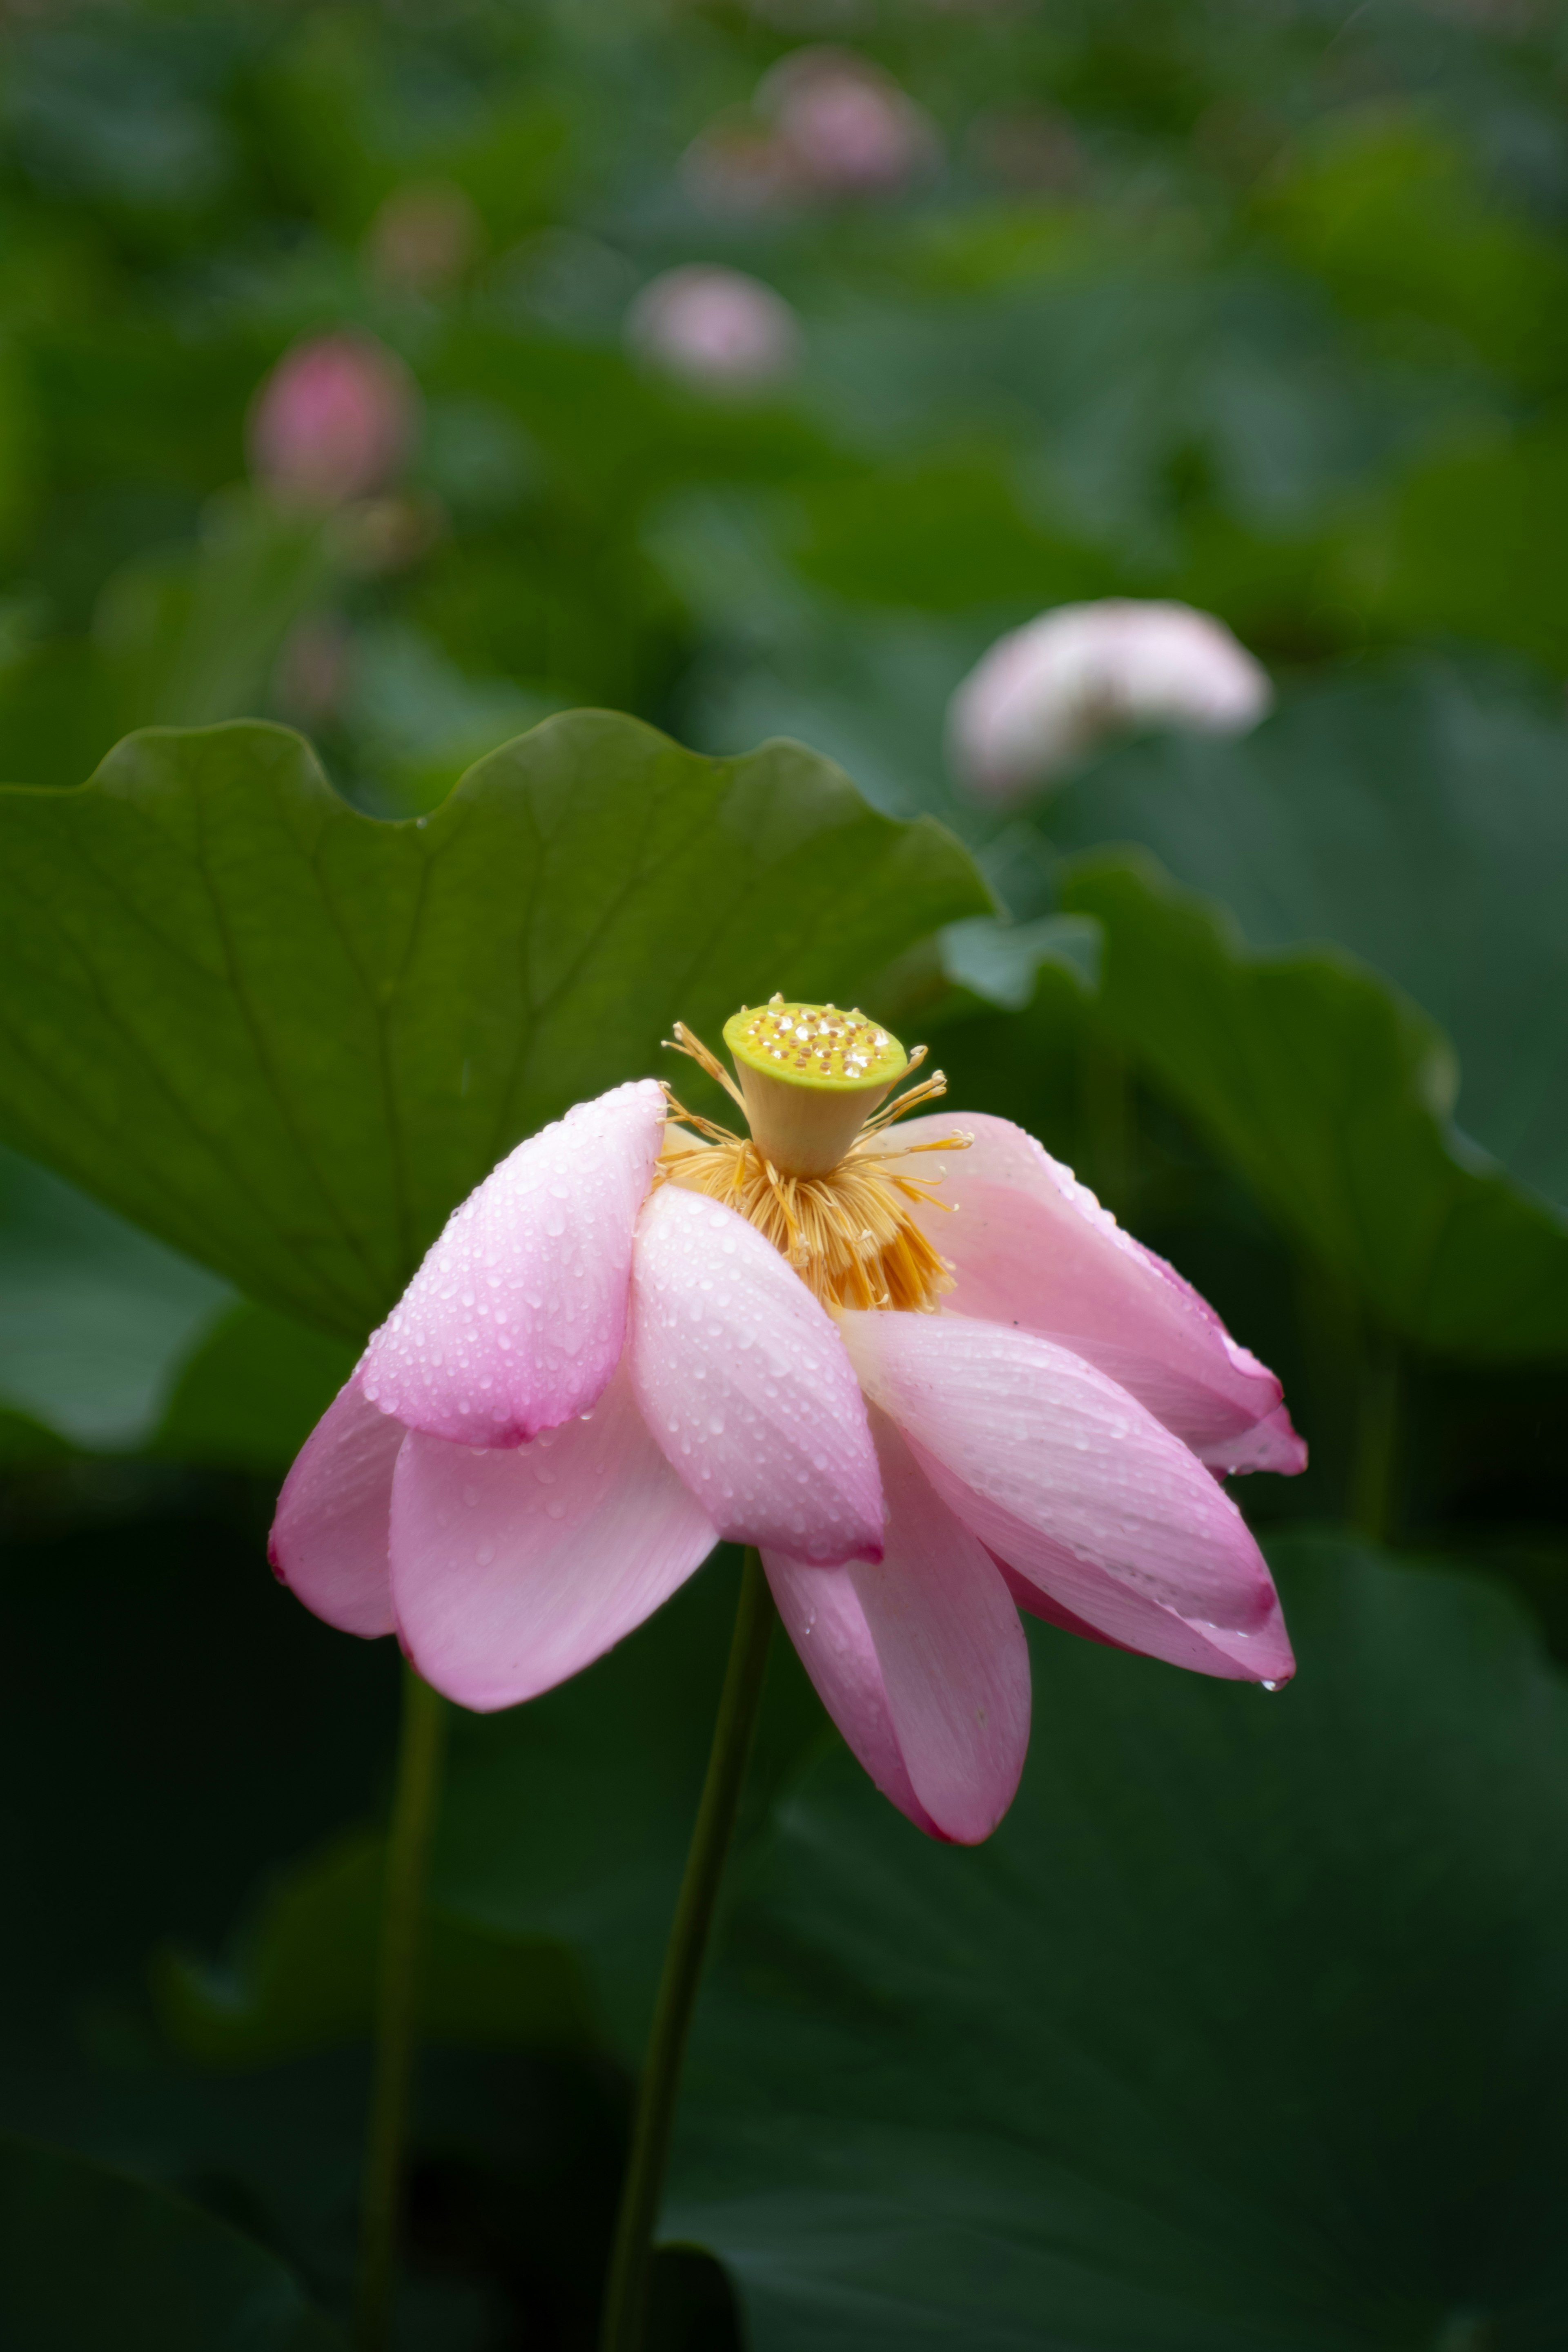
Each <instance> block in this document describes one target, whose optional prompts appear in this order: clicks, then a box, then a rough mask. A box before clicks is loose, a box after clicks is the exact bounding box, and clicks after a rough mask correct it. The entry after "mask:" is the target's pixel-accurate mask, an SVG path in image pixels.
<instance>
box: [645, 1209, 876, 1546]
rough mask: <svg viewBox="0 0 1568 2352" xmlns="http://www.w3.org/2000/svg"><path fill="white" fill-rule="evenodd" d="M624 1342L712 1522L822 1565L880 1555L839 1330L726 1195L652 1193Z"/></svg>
mask: <svg viewBox="0 0 1568 2352" xmlns="http://www.w3.org/2000/svg"><path fill="white" fill-rule="evenodd" d="M899 1319H901V1320H902V1319H908V1318H899ZM627 1356H628V1362H629V1365H630V1369H631V1372H632V1384H633V1387H634V1388H635V1390H636V1393H637V1401H638V1402H639V1404H640V1405H641V1406H642V1408H643V1416H644V1418H645V1420H646V1421H647V1423H648V1427H649V1428H650V1430H651V1431H652V1432H653V1437H654V1439H655V1440H656V1442H657V1443H658V1444H659V1445H660V1446H661V1447H662V1448H663V1450H664V1454H666V1456H667V1457H668V1459H669V1461H670V1464H671V1465H672V1466H673V1468H674V1469H675V1470H676V1471H677V1472H678V1473H679V1475H680V1476H681V1477H682V1478H683V1479H684V1480H685V1483H686V1485H687V1486H689V1487H690V1488H691V1491H692V1493H693V1494H694V1495H695V1496H696V1498H697V1500H698V1501H699V1502H700V1503H701V1505H702V1507H703V1508H704V1510H705V1511H706V1513H707V1515H708V1517H709V1518H710V1519H712V1521H713V1523H714V1525H715V1526H716V1528H717V1529H718V1531H719V1533H720V1534H721V1535H723V1536H727V1537H728V1538H730V1540H731V1541H732V1542H735V1543H750V1544H758V1545H763V1546H766V1547H768V1549H773V1550H777V1551H779V1552H783V1553H787V1554H788V1555H789V1557H790V1558H791V1559H805V1560H810V1561H811V1562H813V1563H815V1564H817V1565H823V1564H837V1563H839V1562H841V1561H843V1560H846V1559H868V1560H874V1559H881V1558H882V1549H883V1504H882V1486H881V1481H880V1479H879V1477H878V1475H877V1466H876V1454H875V1450H874V1448H873V1444H872V1441H871V1432H870V1429H869V1428H868V1426H867V1423H866V1409H865V1402H864V1399H863V1398H862V1395H861V1391H860V1386H859V1383H858V1382H857V1381H856V1379H855V1376H854V1373H853V1371H852V1369H851V1366H850V1361H849V1359H848V1357H847V1356H846V1355H845V1353H844V1350H843V1346H842V1343H841V1340H840V1338H839V1335H838V1332H837V1330H836V1328H834V1325H833V1323H832V1320H831V1318H830V1317H829V1316H828V1314H827V1313H826V1312H825V1311H824V1309H823V1308H822V1307H820V1306H819V1305H818V1304H817V1301H816V1300H815V1299H814V1298H813V1297H812V1296H811V1294H810V1291H809V1290H808V1289H807V1287H806V1286H805V1284H804V1283H803V1282H802V1281H801V1280H800V1276H799V1275H797V1274H796V1273H795V1272H794V1271H793V1270H792V1268H791V1267H790V1266H789V1265H787V1264H786V1262H785V1260H784V1259H783V1258H782V1257H780V1255H779V1252H778V1251H777V1250H776V1249H775V1248H774V1247H773V1245H772V1244H771V1243H770V1242H768V1241H767V1240H765V1239H764V1237H763V1236H762V1234H759V1233H758V1231H757V1228H756V1227H755V1226H754V1225H750V1224H747V1222H746V1220H745V1219H744V1218H743V1217H740V1216H737V1214H736V1213H735V1211H734V1210H733V1209H727V1208H725V1207H723V1206H722V1205H721V1204H720V1203H719V1202H715V1201H710V1200H707V1199H705V1198H704V1197H702V1196H701V1195H700V1194H698V1193H695V1192H684V1191H682V1190H681V1189H680V1188H679V1187H678V1186H676V1185H674V1184H666V1185H664V1186H663V1187H662V1188H661V1189H660V1190H659V1191H658V1192H655V1193H654V1194H653V1198H652V1199H651V1200H650V1201H649V1202H648V1204H647V1206H646V1208H645V1209H644V1210H643V1215H642V1218H641V1221H640V1223H639V1224H638V1228H637V1244H636V1250H635V1253H634V1256H633V1264H632V1329H631V1336H630V1339H629V1342H628V1349H627Z"/></svg>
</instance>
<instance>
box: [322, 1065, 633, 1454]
mask: <svg viewBox="0 0 1568 2352" xmlns="http://www.w3.org/2000/svg"><path fill="white" fill-rule="evenodd" d="M663 1139H664V1092H663V1089H662V1088H661V1087H659V1086H658V1084H657V1083H656V1081H655V1080H653V1078H640V1079H638V1080H636V1081H635V1082H634V1083H632V1084H631V1085H628V1086H623V1087H614V1088H612V1091H611V1092H610V1093H609V1094H605V1095H601V1096H599V1097H597V1099H596V1100H594V1101H593V1102H588V1103H580V1104H579V1105H578V1106H577V1108H575V1109H574V1110H570V1111H569V1112H568V1113H567V1115H566V1117H565V1118H562V1119H558V1120H557V1121H556V1123H555V1125H554V1126H553V1127H547V1128H545V1129H543V1130H542V1131H541V1132H540V1133H539V1134H538V1135H535V1136H530V1137H529V1139H528V1141H527V1142H526V1143H519V1144H518V1146H517V1150H515V1151H514V1152H512V1153H511V1154H510V1156H509V1157H508V1158H507V1159H506V1160H502V1162H501V1164H500V1166H499V1167H498V1168H497V1169H495V1170H494V1171H492V1172H491V1174H490V1175H488V1176H486V1179H485V1181H484V1182H483V1183H482V1184H481V1185H480V1186H479V1188H478V1190H477V1191H476V1192H472V1193H471V1194H470V1195H469V1197H468V1199H467V1200H466V1201H465V1202H464V1203H463V1205H462V1207H461V1208H460V1209H457V1210H455V1212H454V1213H453V1215H452V1216H451V1217H450V1218H449V1219H448V1221H447V1223H446V1227H445V1230H444V1232H443V1233H442V1234H441V1235H440V1236H439V1238H438V1239H437V1240H436V1242H435V1243H434V1245H433V1246H432V1248H431V1249H430V1251H429V1253H428V1255H426V1257H425V1260H424V1263H423V1265H422V1266H421V1267H420V1269H419V1272H418V1273H417V1274H416V1275H415V1276H414V1277H413V1281H412V1282H411V1283H410V1284H409V1286H408V1288H407V1290H406V1291H405V1292H404V1293H403V1296H402V1301H401V1303H400V1304H399V1306H398V1307H396V1309H395V1310H394V1311H393V1313H392V1315H391V1316H390V1317H389V1318H388V1319H387V1321H386V1322H385V1323H383V1324H382V1328H381V1329H380V1330H379V1331H378V1332H377V1333H376V1334H375V1336H374V1338H373V1339H371V1344H370V1347H369V1349H367V1350H366V1354H365V1361H364V1367H363V1372H364V1389H365V1393H366V1395H367V1396H368V1397H370V1398H371V1400H372V1402H375V1403H376V1404H379V1405H380V1406H381V1407H382V1411H383V1412H390V1413H393V1414H395V1415H396V1417H397V1418H398V1420H400V1421H402V1422H404V1423H407V1425H408V1427H409V1428H411V1429H418V1430H423V1433H425V1435H426V1436H428V1437H444V1438H448V1439H450V1440H452V1442H453V1443H454V1444H462V1445H497V1446H513V1445H519V1444H525V1443H526V1442H527V1441H528V1439H529V1438H532V1437H537V1436H538V1433H539V1432H540V1430H544V1429H559V1427H560V1426H561V1424H562V1423H565V1422H568V1421H570V1420H571V1418H572V1417H573V1415H574V1414H576V1413H580V1412H586V1411H587V1410H588V1408H589V1407H590V1406H591V1404H592V1403H593V1402H594V1401H595V1399H596V1398H597V1397H598V1396H599V1395H600V1394H601V1391H603V1389H604V1387H605V1384H606V1382H607V1381H609V1379H610V1376H611V1374H612V1371H613V1370H614V1369H615V1366H616V1364H617V1362H618V1361H619V1360H620V1356H621V1351H622V1345H623V1343H624V1339H625V1332H626V1297H627V1287H628V1284H629V1281H630V1278H631V1268H632V1230H633V1228H634V1226H635V1224H636V1221H637V1212H638V1210H639V1209H640V1208H641V1206H642V1203H643V1197H644V1195H645V1194H646V1192H647V1190H648V1185H649V1183H650V1181H651V1180H652V1176H653V1162H654V1160H655V1159H656V1158H657V1157H658V1152H659V1147H660V1144H661V1142H662V1141H663Z"/></svg>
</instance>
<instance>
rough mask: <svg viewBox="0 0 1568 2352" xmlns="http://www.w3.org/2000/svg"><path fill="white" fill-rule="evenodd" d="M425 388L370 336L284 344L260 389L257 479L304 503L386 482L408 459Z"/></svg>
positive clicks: (254, 418)
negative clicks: (287, 346) (284, 349)
mask: <svg viewBox="0 0 1568 2352" xmlns="http://www.w3.org/2000/svg"><path fill="white" fill-rule="evenodd" d="M418 420H419V394H418V392H417V391H416V389H415V387H414V383H413V378H412V377H411V376H410V374H409V373H408V370H407V369H406V368H405V367H404V366H403V363H402V361H401V360H400V359H398V358H396V357H395V356H394V355H393V353H392V352H389V351H388V350H387V348H386V346H385V344H384V343H379V342H377V341H376V340H375V338H374V337H373V336H371V335H360V334H348V333H343V334H335V335H319V336H318V337H316V338H315V340H314V341H309V342H304V343H296V344H295V345H294V347H293V349H292V350H291V351H287V352H285V353H284V354H283V357H282V358H281V359H280V360H279V361H278V362H277V366H276V367H275V368H274V369H273V371H272V373H271V374H270V375H269V376H268V377H267V381H266V383H264V384H263V385H262V387H261V390H260V392H259V393H258V394H256V404H255V406H254V407H253V408H252V410H251V415H250V424H249V443H250V459H251V465H252V467H253V469H254V471H255V473H256V478H257V479H258V480H259V481H262V482H264V483H265V484H266V485H267V488H268V489H270V490H272V491H274V492H275V493H276V494H277V496H278V497H279V498H281V499H287V500H288V501H290V502H292V503H294V504H296V505H299V506H305V507H323V508H325V507H333V506H339V505H341V504H342V503H343V501H344V500H346V499H361V498H364V497H366V496H368V495H369V493H370V492H371V491H372V490H379V489H382V488H385V486H386V484H387V483H388V482H390V481H391V480H392V478H394V476H395V475H396V474H397V473H398V472H399V471H400V470H401V468H402V466H403V465H404V463H405V462H406V460H407V458H408V456H409V453H410V451H411V449H412V448H413V440H414V434H415V431H416V429H417V425H418Z"/></svg>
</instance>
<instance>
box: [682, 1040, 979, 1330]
mask: <svg viewBox="0 0 1568 2352" xmlns="http://www.w3.org/2000/svg"><path fill="white" fill-rule="evenodd" d="M759 1017H762V1016H759ZM836 1017H837V1019H838V1020H839V1021H840V1022H843V1021H844V1020H845V1017H846V1016H844V1015H843V1014H839V1015H837V1016H836ZM871 1025H872V1024H867V1026H868V1028H870V1027H871ZM835 1042H836V1041H835ZM884 1042H891V1041H884ZM671 1043H672V1045H674V1047H675V1049H676V1051H677V1052H679V1053H683V1054H686V1055H689V1056H690V1057H691V1059H692V1060H693V1061H695V1063H697V1065H698V1066H699V1067H701V1068H702V1069H705V1070H706V1072H707V1074H708V1076H710V1077H711V1078H713V1079H714V1080H715V1081H716V1083H717V1084H718V1085H719V1086H721V1087H723V1088H724V1089H725V1092H726V1093H727V1094H728V1095H729V1096H730V1097H732V1098H733V1099H734V1100H735V1101H736V1102H737V1104H740V1106H741V1108H743V1109H744V1108H745V1106H744V1103H743V1102H742V1098H741V1096H740V1094H739V1092H738V1089H737V1087H736V1086H735V1083H734V1081H733V1080H732V1079H731V1077H730V1076H729V1074H728V1072H727V1070H726V1069H725V1068H724V1066H723V1065H722V1064H721V1063H720V1062H718V1061H717V1060H716V1057H715V1056H714V1055H712V1054H711V1053H710V1052H709V1051H708V1048H707V1047H706V1045H704V1044H703V1042H702V1040H701V1039H700V1038H699V1037H697V1036H695V1035H694V1034H693V1033H692V1032H691V1031H690V1030H689V1029H687V1028H686V1027H685V1024H684V1023H678V1024H676V1032H675V1035H674V1038H673V1039H672V1040H671ZM923 1051H924V1049H921V1052H922V1053H923ZM915 1058H916V1056H911V1063H912V1064H913V1063H914V1061H915ZM665 1092H666V1094H669V1089H668V1088H667V1087H666V1089H665ZM944 1093H946V1079H945V1078H944V1077H943V1076H942V1075H941V1073H940V1072H939V1071H938V1072H936V1073H935V1074H934V1075H933V1076H931V1077H929V1078H926V1079H925V1080H924V1081H923V1082H922V1083H921V1084H920V1085H919V1086H917V1087H910V1088H909V1090H908V1092H907V1093H905V1094H904V1095H901V1096H900V1097H898V1099H897V1100H896V1101H895V1102H892V1103H889V1104H887V1105H886V1106H885V1107H884V1108H883V1109H881V1110H879V1111H876V1112H875V1113H873V1116H872V1117H871V1118H868V1119H867V1120H866V1122H865V1124H864V1125H863V1127H862V1129H861V1131H860V1134H859V1135H858V1136H857V1137H856V1139H855V1140H854V1142H853V1143H852V1145H851V1146H850V1149H849V1150H848V1151H847V1152H846V1153H845V1155H844V1157H843V1158H842V1159H841V1160H840V1161H839V1162H838V1164H837V1166H835V1167H833V1168H831V1169H829V1170H827V1171H825V1172H823V1173H821V1174H813V1175H801V1176H796V1175H790V1174H789V1173H787V1172H786V1171H782V1170H780V1169H779V1168H777V1167H776V1166H775V1165H774V1163H773V1161H772V1160H769V1159H768V1156H767V1154H766V1153H765V1152H764V1151H763V1150H761V1148H760V1147H759V1146H758V1143H757V1142H756V1141H755V1140H754V1139H752V1138H751V1137H750V1136H743V1135H737V1134H736V1133H734V1131H733V1130H732V1129H729V1128H726V1127H720V1126H717V1125H716V1123H715V1122H714V1121H713V1120H712V1119H707V1118H701V1117H700V1116H699V1115H698V1114H697V1113H695V1112H694V1111H688V1110H687V1109H686V1108H685V1106H684V1105H683V1104H682V1103H680V1102H679V1101H677V1099H676V1098H675V1097H674V1095H673V1094H669V1101H670V1123H669V1126H668V1127H667V1128H666V1130H665V1139H664V1150H663V1151H662V1152H661V1154H660V1157H659V1162H658V1166H657V1168H656V1170H655V1171H654V1179H653V1181H654V1183H655V1184H677V1185H680V1186H681V1187H683V1188H684V1189H685V1190H686V1191H688V1192H701V1193H704V1194H705V1195H706V1197H707V1198H708V1199H709V1200H713V1201H719V1202H723V1204H724V1206H725V1207H726V1208H727V1209H733V1210H735V1211H736V1213H737V1214H738V1215H740V1216H742V1217H744V1218H745V1219H746V1221H747V1223H748V1224H752V1225H755V1226H756V1227H757V1229H758V1233H760V1234H763V1235H764V1236H765V1237H766V1238H767V1240H768V1241H769V1242H771V1243H772V1244H773V1246H774V1248H775V1249H776V1250H778V1252H779V1255H780V1256H782V1257H784V1258H786V1259H787V1260H788V1261H789V1265H791V1266H793V1267H794V1269H795V1271H796V1273H797V1274H798V1275H799V1276H800V1279H801V1281H802V1282H803V1283H804V1284H805V1285H806V1286H807V1288H808V1289H809V1290H810V1292H811V1294H812V1296H813V1297H815V1298H817V1299H819V1300H820V1301H821V1304H822V1306H824V1307H828V1308H830V1309H831V1308H834V1307H862V1308H869V1307H891V1308H894V1309H897V1310H901V1311H904V1312H905V1313H909V1312H913V1313H917V1314H929V1313H932V1312H934V1311H935V1309H936V1302H937V1300H938V1298H940V1297H941V1296H942V1295H943V1293H944V1292H946V1291H948V1290H951V1289H952V1287H953V1275H952V1271H951V1268H950V1267H949V1265H948V1264H947V1261H946V1258H944V1257H943V1256H941V1255H940V1254H939V1253H938V1252H937V1251H936V1249H935V1248H933V1246H932V1244H931V1243H930V1242H929V1240H928V1239H927V1238H926V1236H925V1234H924V1233H923V1232H922V1230H921V1228H920V1226H919V1225H918V1224H917V1223H916V1222H915V1218H914V1216H913V1215H912V1213H911V1204H912V1203H917V1204H919V1205H921V1206H927V1205H929V1206H935V1207H937V1208H946V1207H948V1206H950V1205H951V1204H950V1203H948V1202H943V1201H940V1200H938V1199H937V1197H936V1187H937V1185H939V1184H940V1182H941V1181H942V1179H941V1174H940V1172H938V1173H937V1174H936V1175H935V1176H932V1177H919V1176H912V1175H910V1174H909V1173H908V1172H907V1171H906V1170H905V1169H903V1168H900V1169H899V1170H897V1171H894V1168H893V1167H892V1166H891V1165H889V1164H888V1163H890V1162H892V1161H895V1160H896V1161H906V1160H908V1159H909V1158H910V1157H911V1156H912V1155H913V1153H914V1152H916V1151H922V1152H928V1151H961V1150H964V1149H965V1148H966V1147H967V1143H968V1140H969V1139H968V1137H967V1135H964V1134H961V1133H954V1134H952V1135H948V1136H943V1137H941V1138H939V1139H937V1140H936V1141H934V1142H922V1143H918V1144H915V1145H913V1146H910V1147H909V1148H908V1149H907V1150H899V1149H898V1148H897V1147H896V1146H893V1147H892V1148H890V1147H889V1145H888V1143H887V1142H886V1140H885V1129H887V1128H888V1127H889V1126H890V1125H891V1124H892V1122H893V1121H894V1119H897V1118H902V1117H903V1116H904V1112H906V1111H909V1110H913V1109H915V1108H917V1107H919V1106H921V1105H923V1104H925V1103H927V1102H930V1101H932V1100H934V1099H935V1098H936V1097H937V1096H938V1095H941V1094H944ZM682 1129H687V1130H689V1131H690V1132H689V1134H682V1133H681V1131H680V1130H682Z"/></svg>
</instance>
